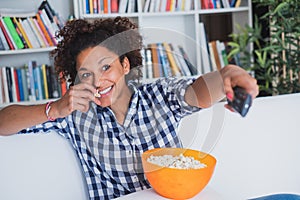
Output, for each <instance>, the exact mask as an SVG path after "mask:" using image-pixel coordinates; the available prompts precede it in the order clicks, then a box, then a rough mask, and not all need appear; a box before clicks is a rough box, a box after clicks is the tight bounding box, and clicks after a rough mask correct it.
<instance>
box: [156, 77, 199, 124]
mask: <svg viewBox="0 0 300 200" xmlns="http://www.w3.org/2000/svg"><path fill="white" fill-rule="evenodd" d="M194 81H195V79H194V78H182V79H178V78H166V79H161V80H159V81H158V82H157V84H158V85H160V87H161V91H162V92H163V95H164V99H165V100H166V102H165V103H166V104H167V105H168V107H169V108H170V109H171V111H172V112H173V114H174V115H175V116H176V117H178V118H182V117H185V116H187V115H190V114H192V113H194V112H197V111H199V110H200V108H198V107H194V106H191V105H189V104H188V103H187V102H186V101H185V99H184V95H185V92H186V89H187V87H188V86H190V85H191V84H192V83H193V82H194Z"/></svg>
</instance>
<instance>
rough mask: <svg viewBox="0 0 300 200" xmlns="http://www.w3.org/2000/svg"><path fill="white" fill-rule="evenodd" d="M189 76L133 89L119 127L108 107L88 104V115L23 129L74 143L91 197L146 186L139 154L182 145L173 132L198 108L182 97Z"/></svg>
mask: <svg viewBox="0 0 300 200" xmlns="http://www.w3.org/2000/svg"><path fill="white" fill-rule="evenodd" d="M192 82H193V80H192V79H187V80H185V79H174V78H166V79H159V80H157V81H156V82H153V83H149V84H145V85H143V86H140V87H136V86H135V85H133V84H131V86H132V87H133V90H134V92H133V95H132V99H131V102H130V104H129V108H128V112H127V115H126V118H125V121H124V124H123V125H121V124H119V123H118V122H117V120H116V117H115V115H114V113H113V112H112V111H111V109H110V108H108V107H106V108H102V107H100V106H97V105H96V104H94V103H91V106H90V109H89V111H88V112H86V113H82V112H79V111H74V112H73V113H72V115H69V116H67V117H66V118H61V119H57V120H56V121H54V122H50V121H49V122H45V123H43V124H41V125H37V126H34V127H31V128H29V129H25V130H22V131H21V132H20V133H30V132H39V131H43V132H47V131H49V130H56V131H57V132H58V133H59V134H60V135H62V136H64V137H65V138H67V139H69V141H70V143H71V144H72V146H73V147H74V149H75V151H76V153H77V155H78V157H79V159H80V162H81V165H82V168H83V171H84V175H85V178H86V182H87V186H88V191H89V196H90V199H94V200H96V199H113V198H116V197H119V196H122V195H125V194H129V193H132V192H135V191H139V190H142V189H145V188H149V187H150V185H149V183H148V181H147V180H146V178H145V176H144V174H143V169H142V164H141V154H142V153H143V152H144V151H146V150H148V149H153V148H156V147H181V142H180V139H179V137H178V135H177V133H176V130H177V127H178V125H179V122H180V120H181V119H182V117H184V116H186V115H189V114H191V113H193V112H195V111H198V110H199V108H195V107H191V106H189V105H188V104H187V103H186V102H185V101H184V94H185V91H186V88H187V86H188V85H189V84H191V83H192Z"/></svg>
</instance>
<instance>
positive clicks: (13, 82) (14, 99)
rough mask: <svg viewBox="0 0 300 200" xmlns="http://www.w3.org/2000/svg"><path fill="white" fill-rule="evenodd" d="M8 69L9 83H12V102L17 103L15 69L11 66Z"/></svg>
mask: <svg viewBox="0 0 300 200" xmlns="http://www.w3.org/2000/svg"><path fill="white" fill-rule="evenodd" d="M8 68H9V70H10V75H11V82H12V84H11V93H12V99H13V102H17V101H18V94H17V87H18V84H16V78H15V69H14V67H12V66H10V67H8Z"/></svg>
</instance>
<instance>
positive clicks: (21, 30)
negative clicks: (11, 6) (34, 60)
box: [13, 17, 32, 48]
mask: <svg viewBox="0 0 300 200" xmlns="http://www.w3.org/2000/svg"><path fill="white" fill-rule="evenodd" d="M13 22H14V24H15V26H16V27H17V28H16V30H18V33H19V35H20V37H21V38H22V41H23V43H24V45H25V48H32V45H31V43H30V41H29V39H28V36H27V34H26V32H25V30H24V28H23V27H22V25H21V23H20V22H19V21H18V20H17V18H16V17H14V18H13Z"/></svg>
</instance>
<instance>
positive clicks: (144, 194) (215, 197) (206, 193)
mask: <svg viewBox="0 0 300 200" xmlns="http://www.w3.org/2000/svg"><path fill="white" fill-rule="evenodd" d="M135 199H138V200H140V199H143V200H166V199H167V198H164V197H162V196H160V195H159V194H157V193H156V192H155V191H154V190H153V189H148V190H142V191H139V192H135V193H131V194H128V195H125V196H123V197H120V198H117V200H135ZM196 199H197V200H199V199H204V200H222V199H224V198H222V196H221V195H220V194H218V193H217V192H216V191H215V190H214V189H213V188H211V187H206V188H204V189H203V190H202V191H201V192H200V193H198V194H197V195H196V196H194V197H193V198H191V200H196Z"/></svg>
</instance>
